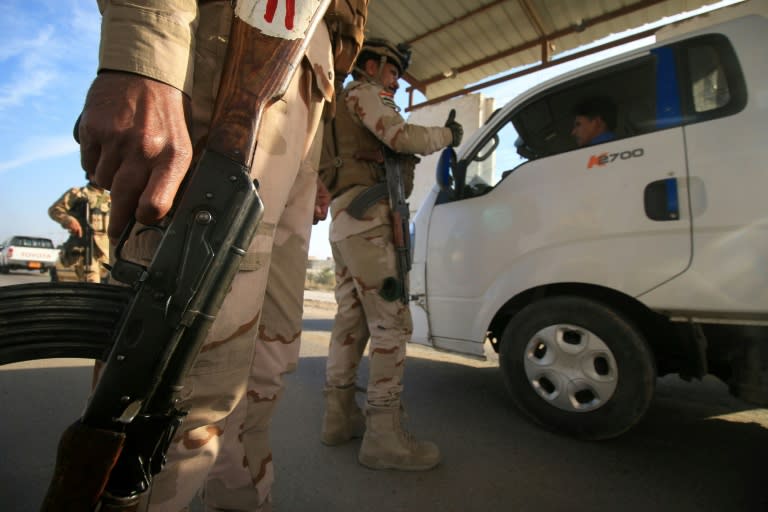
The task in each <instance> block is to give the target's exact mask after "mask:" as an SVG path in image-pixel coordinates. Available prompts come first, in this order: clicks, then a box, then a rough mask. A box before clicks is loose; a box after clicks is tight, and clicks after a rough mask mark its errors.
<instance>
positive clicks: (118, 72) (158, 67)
mask: <svg viewBox="0 0 768 512" xmlns="http://www.w3.org/2000/svg"><path fill="white" fill-rule="evenodd" d="M233 4H234V2H230V1H229V0H132V1H130V2H128V1H126V0H99V7H100V10H101V13H102V33H101V48H100V52H99V54H100V59H99V68H100V73H99V75H98V77H97V78H96V80H95V81H94V83H93V84H92V86H91V89H90V91H89V93H88V97H87V99H86V104H85V108H84V110H83V114H82V118H81V122H80V127H79V136H80V141H81V158H82V161H83V163H84V166H85V167H86V168H97V162H98V170H99V172H98V174H97V179H98V180H99V183H103V184H104V185H106V186H109V187H111V190H112V197H113V202H114V205H113V212H112V213H113V215H112V226H111V228H112V230H111V234H112V236H118V235H119V233H120V231H121V229H122V228H123V226H125V224H126V222H127V219H128V218H129V217H130V216H131V215H135V216H136V219H137V221H138V222H142V223H144V224H153V223H155V222H157V221H158V220H159V219H160V218H162V217H163V215H165V213H166V212H167V211H168V209H169V207H170V206H171V201H172V199H173V197H174V194H175V191H176V188H175V187H177V186H178V184H179V181H180V179H181V177H182V176H183V175H184V173H185V172H186V170H187V169H188V167H189V164H190V159H191V156H192V148H193V147H197V146H198V145H200V144H202V143H203V142H204V140H205V137H206V134H207V130H208V125H209V122H210V119H211V116H212V113H213V105H214V99H215V94H216V91H217V90H218V86H219V77H220V75H221V72H222V65H223V63H224V57H225V54H226V51H227V43H228V38H229V30H230V26H231V21H232V17H233V15H234V14H235V11H233ZM287 4H290V5H291V6H292V7H295V9H296V17H295V20H292V21H295V22H296V24H295V26H296V29H297V30H298V28H299V25H300V22H301V21H306V19H308V18H306V19H305V18H304V17H302V15H306V12H305V11H303V10H302V9H303V8H305V7H307V6H310V5H312V2H307V1H301V2H295V3H294V2H275V3H272V2H269V5H277V6H278V8H279V9H283V11H281V12H278V13H277V15H275V16H269V17H267V16H265V12H264V10H263V9H265V8H266V6H267V5H268V3H267V2H261V3H259V2H258V1H256V0H239V1H238V2H237V3H236V4H235V5H236V7H235V8H236V9H238V10H237V11H236V12H237V13H238V15H239V16H241V18H243V19H244V21H246V22H247V23H250V24H253V25H254V26H257V28H259V29H261V30H264V27H263V26H262V25H260V24H264V23H270V22H269V21H268V20H267V18H269V19H270V20H274V25H271V26H270V27H269V28H270V30H271V29H275V30H282V28H281V27H278V26H277V25H281V26H282V25H283V23H284V19H285V17H286V16H288V10H285V9H286V5H287ZM314 5H315V6H316V5H317V4H316V3H315V4H314ZM332 5H334V6H340V8H345V6H346V7H349V8H351V9H356V12H353V13H351V14H350V13H349V12H339V11H337V10H332V9H331V8H329V11H328V13H327V15H326V23H325V24H322V23H321V24H320V25H319V26H318V28H317V31H316V32H315V34H314V36H313V38H312V39H311V40H310V41H309V44H308V47H307V51H306V55H305V59H304V61H303V63H302V65H301V66H300V69H298V70H297V72H296V75H295V76H294V78H293V80H291V82H290V85H289V86H288V89H287V91H286V93H285V95H284V96H283V97H282V98H281V100H280V101H278V102H276V103H275V104H274V105H273V106H271V107H270V108H268V109H266V110H265V112H264V116H263V118H262V129H261V130H260V133H259V139H258V145H257V149H256V155H255V157H254V159H253V160H254V164H253V167H252V169H251V176H252V177H253V178H255V179H258V181H259V184H260V187H259V195H260V196H261V198H262V200H263V201H264V206H265V209H264V216H263V219H262V222H261V223H260V225H259V228H258V231H257V233H256V236H255V237H254V240H253V243H252V244H251V246H250V248H249V250H248V253H247V254H246V256H245V257H244V261H243V264H242V266H241V268H240V272H238V274H237V275H236V277H235V279H234V281H233V282H232V285H231V288H230V290H229V293H228V295H227V297H226V298H225V300H224V303H223V304H222V307H221V309H220V311H219V313H218V315H217V317H216V319H215V321H214V323H213V325H212V326H211V329H210V331H209V333H208V336H207V339H206V340H205V342H204V345H203V347H202V349H201V351H200V354H199V355H198V357H197V359H196V361H195V363H194V366H193V367H192V369H191V370H190V372H189V374H188V375H187V377H186V378H185V380H184V382H183V384H184V389H183V391H182V397H181V398H182V403H181V404H180V407H181V408H182V409H188V411H189V413H188V415H187V416H186V417H185V418H184V422H183V424H182V425H181V427H180V428H179V430H178V431H177V432H176V436H175V438H174V439H173V441H172V443H171V446H170V449H169V451H168V463H167V465H166V467H165V468H164V469H163V471H162V472H161V473H159V474H158V475H156V477H155V478H154V482H153V485H152V491H151V497H150V499H149V510H150V511H151V512H159V511H162V512H178V511H182V510H187V506H188V504H189V503H190V502H191V501H192V499H193V498H194V496H195V494H196V493H197V492H198V490H202V495H203V501H204V502H205V506H206V511H209V512H212V511H224V510H226V511H232V512H237V511H249V512H251V511H268V510H271V496H270V491H271V486H272V482H273V478H274V476H273V474H274V470H273V464H272V453H271V450H270V446H269V439H268V428H269V424H270V421H271V418H272V414H273V412H274V408H275V405H276V403H277V401H278V399H279V397H280V395H281V393H282V388H283V374H285V373H286V372H289V371H291V370H292V369H293V368H294V367H295V366H296V360H297V358H298V350H299V342H300V334H301V310H302V293H303V283H304V275H305V272H306V257H307V249H308V240H309V233H310V229H311V223H312V217H313V213H312V211H313V208H314V200H315V195H316V191H317V172H316V169H317V164H318V162H319V154H320V151H319V143H318V144H312V141H313V139H314V133H315V132H316V130H317V127H318V126H319V124H320V118H321V114H322V111H323V105H324V103H325V102H327V101H329V100H332V99H333V97H334V94H333V93H334V78H335V74H336V73H337V72H346V71H344V70H343V69H340V64H339V63H340V62H343V61H344V60H345V58H346V54H347V52H353V53H352V56H351V57H349V58H348V59H346V60H347V62H348V64H349V67H351V65H352V63H353V62H354V57H355V56H356V55H357V51H358V50H359V48H360V45H361V44H362V41H363V36H362V30H363V26H364V21H365V15H366V13H367V0H352V1H349V0H345V1H344V2H332ZM251 8H252V9H253V11H251ZM259 9H262V10H261V11H260V14H259V15H256V14H257V13H259ZM300 11H301V12H300ZM285 25H286V28H287V26H288V23H287V22H285ZM275 27H277V28H275ZM356 34H359V40H357V39H356V40H350V39H349V38H350V37H352V36H354V37H355V38H358V36H357V35H356ZM342 67H343V66H342ZM187 120H188V121H189V122H190V125H191V130H190V131H188V130H187V125H186V121H187ZM118 200H119V203H118ZM139 229H140V226H137V227H136V229H134V231H133V233H132V235H131V237H130V238H129V240H128V242H127V243H126V246H125V247H124V250H123V255H124V256H125V257H126V258H128V259H131V260H134V261H137V262H139V263H143V264H149V262H150V259H151V257H152V255H153V253H154V250H155V248H156V246H157V242H158V239H159V236H158V235H157V233H156V232H154V231H153V230H144V231H142V232H141V233H139Z"/></svg>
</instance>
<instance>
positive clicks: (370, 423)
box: [357, 405, 440, 471]
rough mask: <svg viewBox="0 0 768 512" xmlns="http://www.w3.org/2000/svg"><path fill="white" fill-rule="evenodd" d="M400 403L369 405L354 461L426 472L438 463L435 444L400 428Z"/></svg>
mask: <svg viewBox="0 0 768 512" xmlns="http://www.w3.org/2000/svg"><path fill="white" fill-rule="evenodd" d="M400 414H401V409H400V405H396V406H391V407H374V406H370V405H369V406H368V407H367V409H366V416H367V418H366V429H365V436H363V443H362V445H361V446H360V452H359V453H358V456H357V460H358V462H360V464H362V465H363V466H367V467H369V468H371V469H398V470H401V471H426V470H428V469H432V468H433V467H435V466H437V465H438V464H439V463H440V450H439V449H438V447H437V445H435V443H431V442H429V441H417V440H416V439H414V438H413V437H411V435H410V434H409V433H408V432H407V431H406V430H405V429H404V428H403V425H402V423H401V417H400Z"/></svg>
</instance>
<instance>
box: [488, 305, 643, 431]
mask: <svg viewBox="0 0 768 512" xmlns="http://www.w3.org/2000/svg"><path fill="white" fill-rule="evenodd" d="M499 363H500V366H501V371H502V374H503V376H504V382H505V384H506V387H507V390H508V391H509V393H510V395H511V397H512V401H513V402H514V403H515V405H516V406H517V407H518V409H520V410H521V411H522V412H523V413H525V414H526V415H527V416H528V417H529V418H530V419H532V420H533V421H534V422H535V423H537V424H539V425H541V426H542V427H544V428H546V429H548V430H550V431H553V432H556V433H559V434H564V435H568V436H571V437H575V438H577V439H584V440H600V439H609V438H612V437H616V436H618V435H620V434H622V433H623V432H626V431H627V430H628V429H629V428H631V427H632V426H633V425H635V424H636V423H637V422H638V421H640V419H641V418H642V417H643V415H644V414H645V412H646V411H647V410H648V406H649V405H650V403H651V399H652V398H653V392H654V389H655V383H656V368H655V364H654V358H653V354H652V352H651V350H650V348H649V346H648V343H647V342H646V341H645V338H644V337H643V335H642V334H641V332H640V331H639V330H638V329H637V328H636V327H635V326H634V325H633V323H632V322H631V321H630V320H628V319H627V318H626V317H625V316H624V315H622V314H621V313H620V312H618V311H616V310H615V309H613V308H611V307H610V306H608V305H606V304H604V303H602V302H598V301H595V300H592V299H586V298H582V297H576V296H557V297H548V298H545V299H542V300H539V301H537V302H534V303H532V304H529V305H528V306H526V307H525V308H523V309H522V310H521V311H520V312H519V313H517V314H516V315H515V316H514V317H513V318H512V320H511V321H510V322H509V324H507V327H506V329H505V330H504V333H503V335H502V339H501V348H500V353H499Z"/></svg>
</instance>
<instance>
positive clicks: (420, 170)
mask: <svg viewBox="0 0 768 512" xmlns="http://www.w3.org/2000/svg"><path fill="white" fill-rule="evenodd" d="M494 104H495V102H494V99H493V98H484V97H483V95H482V94H481V93H475V94H469V95H467V96H460V97H458V98H452V99H450V100H447V101H444V102H442V103H438V104H435V105H428V106H426V107H423V108H419V109H417V110H415V111H413V112H411V113H410V115H408V123H411V124H418V125H422V126H443V125H444V124H445V121H446V119H448V113H449V112H450V111H451V109H452V108H453V109H456V120H457V121H458V122H460V123H461V124H462V126H463V127H464V139H463V140H467V139H468V138H469V136H470V135H472V133H474V131H475V130H477V129H478V128H480V126H481V125H482V124H483V123H484V122H485V121H486V120H487V119H488V117H490V115H491V114H492V113H493V109H494ZM440 153H441V152H440V151H438V152H437V153H433V154H431V155H427V156H421V157H420V158H421V162H419V164H418V165H417V166H416V176H415V179H414V184H413V193H411V197H410V198H409V199H408V203H409V206H410V210H411V215H412V216H413V214H414V213H415V212H416V210H418V208H419V205H420V204H421V202H422V201H423V200H424V197H425V196H426V195H427V192H428V191H429V190H431V189H432V187H433V186H434V185H435V169H436V167H437V160H438V158H440Z"/></svg>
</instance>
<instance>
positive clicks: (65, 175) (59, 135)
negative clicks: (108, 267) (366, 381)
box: [0, 0, 735, 258]
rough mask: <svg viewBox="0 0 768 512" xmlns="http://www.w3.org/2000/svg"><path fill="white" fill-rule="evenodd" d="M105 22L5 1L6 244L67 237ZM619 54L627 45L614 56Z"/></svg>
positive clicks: (90, 12)
mask: <svg viewBox="0 0 768 512" xmlns="http://www.w3.org/2000/svg"><path fill="white" fill-rule="evenodd" d="M377 1H384V0H377ZM734 1H735V0H727V1H726V2H724V3H727V4H730V3H733V2H734ZM99 25H100V16H99V12H98V9H97V7H96V1H95V0H0V33H1V34H3V42H2V44H0V219H2V221H0V241H2V240H5V239H6V238H8V237H10V236H12V235H17V234H18V235H30V236H43V237H47V238H51V239H52V240H53V241H54V243H59V242H63V241H64V240H65V239H66V237H67V233H66V231H64V230H63V229H62V228H61V227H60V226H59V225H58V224H56V223H55V222H53V221H52V220H51V219H50V218H49V217H48V207H49V206H50V205H51V204H52V203H53V202H54V201H55V200H56V199H58V197H59V196H61V194H63V193H64V192H65V191H66V190H67V189H69V188H70V187H72V186H81V185H82V184H84V183H85V178H84V173H83V171H82V169H81V167H80V159H79V154H78V146H77V144H76V143H75V142H74V140H73V139H72V126H73V123H74V121H75V119H76V118H77V115H78V114H79V112H80V109H81V108H82V105H83V100H84V98H85V93H86V91H87V90H88V87H89V85H90V83H91V81H92V80H93V77H94V76H95V73H96V66H97V52H98V44H99ZM619 51H626V49H619V50H613V51H612V52H611V53H612V54H615V53H617V52H619ZM599 57H600V56H598V57H592V58H590V59H587V60H585V59H581V60H580V61H574V62H572V63H569V64H568V65H567V66H568V67H567V68H566V67H565V66H563V68H562V69H559V68H554V69H552V68H550V70H547V71H546V72H542V73H540V74H535V75H530V76H528V77H525V78H520V79H517V80H514V81H511V82H507V83H506V84H502V85H499V86H495V87H493V88H489V89H487V90H484V91H482V92H483V93H484V94H486V95H488V96H491V97H495V98H496V100H497V101H496V103H497V106H501V105H502V104H503V103H504V102H505V101H507V100H509V99H511V98H512V97H514V95H515V94H517V93H518V92H520V91H522V90H524V89H525V88H527V87H528V86H529V84H532V83H536V82H539V81H541V80H542V79H543V78H546V77H550V76H554V75H555V74H557V73H561V72H563V71H565V70H566V69H572V68H574V67H576V66H578V65H583V64H585V63H586V62H589V61H590V60H595V58H599ZM404 90H405V87H401V92H400V93H398V96H397V98H396V100H397V101H398V103H400V104H403V102H404V101H406V99H405V92H404ZM327 238H328V222H327V221H326V222H323V223H321V224H320V225H319V226H318V227H316V228H315V229H314V231H313V237H312V242H311V245H310V255H312V256H316V257H323V258H325V257H328V256H330V247H329V246H328V242H327Z"/></svg>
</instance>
